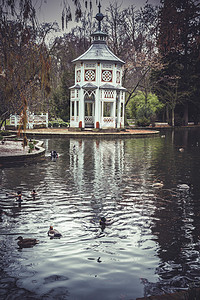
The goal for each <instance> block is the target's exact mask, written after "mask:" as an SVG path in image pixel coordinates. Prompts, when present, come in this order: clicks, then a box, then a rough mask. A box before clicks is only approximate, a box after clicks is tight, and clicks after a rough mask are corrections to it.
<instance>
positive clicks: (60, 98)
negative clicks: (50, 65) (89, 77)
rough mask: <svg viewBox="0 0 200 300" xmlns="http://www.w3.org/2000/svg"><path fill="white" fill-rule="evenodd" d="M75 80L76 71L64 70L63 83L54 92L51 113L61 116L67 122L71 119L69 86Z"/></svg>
mask: <svg viewBox="0 0 200 300" xmlns="http://www.w3.org/2000/svg"><path fill="white" fill-rule="evenodd" d="M72 80H74V73H73V74H72V73H70V72H68V71H66V72H64V74H63V76H62V78H61V85H60V86H59V87H58V88H57V89H56V90H55V92H53V95H52V99H51V101H52V111H51V114H52V115H54V117H56V118H61V119H62V120H64V121H65V122H66V121H68V120H69V117H70V112H69V107H70V91H69V87H70V85H71V82H72Z"/></svg>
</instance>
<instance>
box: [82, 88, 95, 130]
mask: <svg viewBox="0 0 200 300" xmlns="http://www.w3.org/2000/svg"><path fill="white" fill-rule="evenodd" d="M84 105H85V127H86V128H94V114H95V91H91V90H89V91H84Z"/></svg>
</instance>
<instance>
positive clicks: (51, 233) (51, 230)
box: [47, 226, 62, 238]
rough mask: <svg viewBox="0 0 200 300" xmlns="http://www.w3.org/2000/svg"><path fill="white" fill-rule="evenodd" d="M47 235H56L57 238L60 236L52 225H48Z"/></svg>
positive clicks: (52, 236)
mask: <svg viewBox="0 0 200 300" xmlns="http://www.w3.org/2000/svg"><path fill="white" fill-rule="evenodd" d="M47 234H48V236H50V237H51V238H54V237H57V238H60V237H61V236H62V234H61V233H60V232H59V231H58V230H56V229H53V226H50V227H49V231H48V233H47Z"/></svg>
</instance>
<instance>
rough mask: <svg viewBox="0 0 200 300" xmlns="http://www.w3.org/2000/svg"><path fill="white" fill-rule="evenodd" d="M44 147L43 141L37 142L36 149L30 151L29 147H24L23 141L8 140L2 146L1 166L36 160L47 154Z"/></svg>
mask: <svg viewBox="0 0 200 300" xmlns="http://www.w3.org/2000/svg"><path fill="white" fill-rule="evenodd" d="M42 145H43V142H42V141H36V144H35V145H34V149H32V150H30V147H29V146H25V147H23V145H22V140H12V139H10V138H8V139H7V138H6V139H5V141H4V143H3V144H2V143H1V144H0V164H4V163H12V162H22V161H23V162H24V161H27V160H28V161H31V160H35V158H39V157H41V156H43V155H44V154H45V149H44V148H43V147H42Z"/></svg>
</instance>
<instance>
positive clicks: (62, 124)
mask: <svg viewBox="0 0 200 300" xmlns="http://www.w3.org/2000/svg"><path fill="white" fill-rule="evenodd" d="M68 126H69V122H65V121H63V120H62V119H60V118H58V119H54V120H51V121H49V127H55V128H56V127H68Z"/></svg>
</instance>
